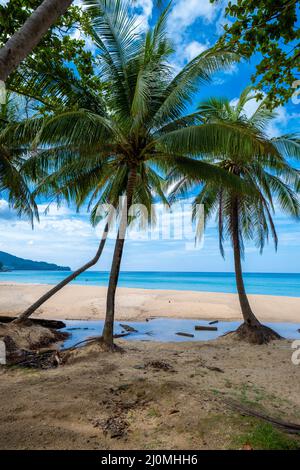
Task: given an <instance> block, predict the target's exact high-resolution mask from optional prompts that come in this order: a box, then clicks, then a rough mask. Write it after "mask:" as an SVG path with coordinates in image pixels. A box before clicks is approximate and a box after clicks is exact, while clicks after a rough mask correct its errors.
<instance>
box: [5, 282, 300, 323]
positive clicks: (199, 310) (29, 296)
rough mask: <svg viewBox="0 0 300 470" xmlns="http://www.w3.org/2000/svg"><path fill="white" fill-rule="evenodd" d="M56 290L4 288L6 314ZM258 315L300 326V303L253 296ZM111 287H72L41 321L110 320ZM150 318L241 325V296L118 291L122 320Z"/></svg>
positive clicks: (23, 286) (56, 298)
mask: <svg viewBox="0 0 300 470" xmlns="http://www.w3.org/2000/svg"><path fill="white" fill-rule="evenodd" d="M49 288H51V286H47V285H31V284H4V283H2V284H0V315H1V314H2V315H18V314H19V313H21V312H22V311H23V310H24V309H25V308H27V307H28V306H29V305H31V303H33V302H34V301H35V300H37V299H38V298H39V297H40V296H41V295H42V294H43V293H45V292H46V291H47V290H48V289H49ZM249 299H250V302H251V305H252V307H253V310H254V311H255V313H256V314H257V316H258V318H259V319H260V320H261V321H264V322H294V323H297V322H299V321H300V298H297V297H279V296H278V297H277V296H269V295H249ZM105 300H106V288H105V287H96V286H79V285H70V286H67V287H65V288H64V289H63V290H62V291H61V292H59V293H58V294H56V295H55V296H54V297H52V299H50V300H49V301H48V302H46V303H45V304H44V305H43V306H42V307H41V308H40V309H39V310H38V311H37V312H36V313H35V315H34V316H35V317H42V318H49V319H51V318H55V319H65V320H71V319H74V320H97V319H103V318H104V315H105ZM148 317H170V318H191V319H194V318H195V319H204V320H205V319H207V320H230V321H231V320H240V319H241V313H240V308H239V302H238V297H237V295H235V294H223V293H210V292H192V291H171V290H147V289H135V288H134V289H132V288H122V287H120V288H118V290H117V299H116V320H118V321H120V320H131V321H139V320H145V319H146V318H148Z"/></svg>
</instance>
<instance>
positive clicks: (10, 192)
mask: <svg viewBox="0 0 300 470" xmlns="http://www.w3.org/2000/svg"><path fill="white" fill-rule="evenodd" d="M19 106H20V103H19V102H18V101H17V98H16V97H13V96H11V95H10V94H9V93H8V94H7V96H6V102H5V103H4V104H1V105H0V194H4V195H6V196H8V201H9V203H10V205H11V206H12V207H13V208H14V209H15V210H16V211H17V213H18V215H22V214H24V215H26V216H27V217H28V218H29V219H30V221H31V223H33V219H34V217H36V218H38V210H37V206H36V204H35V201H34V198H33V196H32V194H31V191H30V188H29V184H28V181H26V178H25V177H24V175H23V174H22V167H23V164H24V162H25V160H26V147H23V146H22V145H17V144H16V143H15V142H14V143H13V142H12V143H11V144H9V143H8V142H7V141H6V139H5V137H4V135H5V133H6V131H7V129H8V128H9V127H10V126H12V125H16V123H17V122H18V120H19V119H20V111H19V109H20V108H19Z"/></svg>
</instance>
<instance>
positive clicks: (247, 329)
mask: <svg viewBox="0 0 300 470" xmlns="http://www.w3.org/2000/svg"><path fill="white" fill-rule="evenodd" d="M235 334H236V335H237V336H238V338H239V339H241V340H243V341H247V342H248V343H250V344H268V343H269V342H270V341H274V340H278V339H282V336H280V335H279V334H278V333H276V331H274V330H272V329H271V328H269V327H268V326H265V325H262V324H258V325H248V324H247V323H243V324H242V325H241V326H240V327H239V328H238V329H237V330H236V331H235Z"/></svg>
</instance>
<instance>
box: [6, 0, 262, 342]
mask: <svg viewBox="0 0 300 470" xmlns="http://www.w3.org/2000/svg"><path fill="white" fill-rule="evenodd" d="M85 4H86V8H87V10H88V12H89V13H90V15H91V17H92V23H93V29H92V31H91V36H92V37H93V39H94V42H95V45H96V50H97V52H98V54H99V73H100V75H101V77H103V79H104V80H105V82H106V83H109V85H110V89H109V93H108V94H107V96H105V98H106V99H103V95H102V94H101V95H100V96H99V103H98V106H97V107H96V108H95V107H94V108H93V109H91V108H90V107H89V106H84V105H83V106H82V107H80V109H77V110H70V111H66V112H62V113H60V114H54V115H53V116H50V117H46V118H41V119H40V121H35V122H31V123H30V122H29V123H25V124H24V125H23V126H19V127H18V128H16V129H15V131H14V133H13V138H17V139H21V140H22V139H24V138H25V137H26V138H27V139H28V138H29V137H30V134H31V137H30V138H34V141H35V144H36V145H39V146H40V148H41V147H43V146H44V147H46V148H47V151H48V152H49V151H50V150H51V152H53V153H54V154H55V153H57V155H58V159H57V161H58V166H62V165H65V159H66V158H67V159H68V155H70V157H69V159H70V165H72V163H71V160H72V158H73V157H72V155H73V154H74V153H75V154H76V152H78V151H79V153H80V152H82V151H84V152H85V153H86V155H87V158H86V159H85V160H84V161H81V160H80V157H78V160H77V161H78V165H79V166H78V170H79V172H80V171H81V170H82V169H83V170H84V166H85V164H86V163H87V162H88V161H89V157H88V156H89V155H90V156H91V157H90V158H91V161H92V160H93V159H94V158H96V159H97V160H98V162H99V164H100V163H101V165H102V172H103V175H104V176H103V178H102V177H101V175H100V174H98V176H97V178H99V179H98V180H97V179H96V180H95V181H94V183H93V184H95V186H94V187H93V188H94V189H92V186H90V190H91V191H94V192H96V193H98V192H99V191H102V189H103V187H104V186H103V185H104V184H105V183H107V182H108V180H106V179H105V174H106V173H105V172H106V168H107V166H108V168H109V170H108V171H110V169H111V168H112V169H113V170H112V171H113V172H116V171H117V169H118V170H120V171H121V172H122V174H123V175H124V178H125V180H124V182H123V186H122V188H123V189H122V192H119V195H121V194H123V195H124V196H126V204H124V205H123V209H122V213H121V216H120V227H119V233H118V236H117V239H116V243H115V249H114V255H113V261H112V269H111V274H110V280H109V286H108V294H107V307H106V319H105V326H104V330H103V340H104V342H105V344H106V345H108V346H109V347H112V346H113V325H114V313H115V293H116V288H117V283H118V277H119V272H120V266H121V260H122V254H123V249H124V242H125V231H126V230H125V229H126V226H127V221H128V218H127V212H128V208H129V207H130V206H131V204H132V201H133V199H134V201H137V202H143V196H142V193H145V192H146V193H148V194H151V190H152V189H153V188H155V184H156V180H157V178H158V177H159V176H163V175H165V174H167V173H169V172H170V170H171V169H174V168H177V169H178V171H181V172H182V174H185V175H187V176H189V177H190V178H191V179H193V180H194V181H197V182H199V181H208V180H211V181H214V182H217V183H218V184H221V183H222V184H227V185H228V184H229V185H230V186H231V187H233V186H234V187H236V189H237V190H238V188H239V179H238V178H235V177H234V176H232V175H228V173H227V172H226V171H224V170H223V169H220V168H217V167H215V166H213V165H211V164H210V163H208V162H205V161H202V160H201V158H200V157H199V155H201V154H208V153H210V152H212V151H218V149H221V148H224V146H225V145H227V146H228V148H232V149H233V148H234V149H237V150H239V149H240V148H241V149H242V148H243V147H244V146H245V145H246V144H247V142H248V144H249V145H250V144H251V145H252V146H253V148H255V152H256V154H257V155H261V154H265V152H266V146H267V145H268V144H267V143H266V141H265V140H264V139H263V138H261V139H256V140H254V139H253V135H252V133H251V132H250V131H249V130H248V129H247V128H245V127H243V128H242V127H237V126H231V125H228V124H227V123H226V125H225V124H222V123H218V124H217V125H215V124H214V123H203V122H202V120H201V116H200V115H199V113H198V112H197V113H192V114H187V109H188V108H189V106H190V105H191V103H192V100H193V96H194V94H195V93H196V92H197V91H198V88H199V85H201V84H204V83H209V81H210V77H211V75H212V74H213V73H214V72H215V71H217V70H220V68H222V67H224V66H226V65H228V64H230V63H232V61H233V59H234V58H235V57H234V56H232V54H230V53H228V52H224V51H222V50H217V49H215V48H212V49H210V50H207V51H205V52H203V53H202V54H200V55H198V56H197V57H196V58H195V59H194V60H192V61H191V62H190V63H189V64H187V65H186V66H185V67H184V68H183V69H182V70H181V71H180V72H179V73H178V74H177V75H174V72H173V67H172V66H171V65H170V63H169V57H170V55H171V54H172V53H173V49H172V48H171V46H170V44H169V41H168V39H167V37H166V32H165V26H166V21H167V15H168V11H169V9H168V8H167V9H166V10H165V11H164V12H163V13H162V15H161V16H160V18H159V20H158V22H157V24H156V26H155V27H154V29H153V30H150V31H148V32H147V33H146V34H142V33H141V32H140V30H139V29H137V21H136V18H135V16H134V15H132V14H129V13H130V12H131V2H130V1H125V0H124V1H122V0H106V1H104V0H90V1H86V2H85ZM24 136H25V137H24ZM228 136H229V137H230V138H229V139H228ZM47 151H45V152H47ZM64 154H66V155H67V156H63V157H62V155H64ZM42 160H43V159H42ZM44 160H45V165H46V166H47V159H44ZM42 166H43V165H42ZM70 168H72V171H73V170H74V167H70ZM70 171H71V170H70ZM144 175H148V176H147V181H146V180H145V179H144ZM92 181H93V180H92ZM73 190H74V191H75V193H76V194H79V197H80V192H81V191H82V188H81V187H80V185H79V186H77V183H76V187H74V189H73ZM104 192H105V190H104ZM84 194H86V193H85V192H84ZM135 194H137V196H136V197H135ZM104 200H105V199H104Z"/></svg>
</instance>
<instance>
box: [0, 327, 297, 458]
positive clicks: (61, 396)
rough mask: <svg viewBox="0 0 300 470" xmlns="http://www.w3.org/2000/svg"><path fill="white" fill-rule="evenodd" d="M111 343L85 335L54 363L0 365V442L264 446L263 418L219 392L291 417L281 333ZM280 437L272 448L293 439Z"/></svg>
mask: <svg viewBox="0 0 300 470" xmlns="http://www.w3.org/2000/svg"><path fill="white" fill-rule="evenodd" d="M118 344H119V345H121V346H122V347H123V348H124V353H123V354H119V353H113V354H111V353H105V352H103V351H101V350H100V348H99V346H98V345H96V344H94V345H90V346H87V347H85V348H82V349H78V350H76V351H74V352H73V353H71V355H70V356H69V360H68V362H67V363H66V364H65V365H64V366H61V367H58V368H57V369H51V370H46V371H42V370H28V369H27V370H24V369H21V368H14V369H12V368H7V369H6V368H0V395H1V397H3V398H2V401H1V407H0V448H1V449H97V450H100V449H106V450H110V449H126V450H127V449H228V448H233V449H239V448H243V445H245V446H247V447H249V445H252V446H253V447H254V448H255V449H257V448H261V447H262V448H269V447H268V446H274V439H273V441H270V440H268V438H266V437H265V434H264V435H263V437H262V432H263V431H262V429H265V428H262V426H263V423H262V422H260V421H259V420H256V419H254V418H250V417H244V416H242V415H241V414H240V413H239V412H236V411H233V410H232V409H231V407H230V406H228V400H229V399H233V400H234V401H235V402H238V403H240V404H242V405H247V406H248V407H251V408H252V409H253V410H257V411H262V412H264V413H266V414H268V415H269V416H273V417H275V418H279V419H282V420H286V421H289V422H294V423H295V422H296V423H297V422H298V423H299V422H300V393H299V373H300V366H298V367H297V366H295V365H293V364H292V362H291V352H292V349H291V344H290V343H289V342H288V341H275V342H274V343H272V344H270V345H268V346H254V345H249V344H247V343H243V342H239V341H237V340H236V339H233V338H231V337H228V336H227V337H224V338H219V339H218V340H215V341H210V342H206V343H205V342H201V343H177V344H175V343H168V344H162V343H152V342H149V343H148V342H136V343H134V344H133V343H130V342H126V341H124V340H123V341H121V340H118ZM162 362H163V364H162ZM268 429H269V428H268ZM264 432H265V433H266V431H264ZM271 432H273V431H271ZM257 434H258V435H259V436H261V437H260V440H258V439H257V438H256V439H255V440H254V442H253V439H254V438H252V437H251V436H252V435H257ZM269 434H270V429H269V431H268V432H267V435H269ZM290 438H292V437H289V436H288V435H285V436H284V443H281V444H280V447H279V448H286V446H287V445H288V448H290V447H289V446H290V445H293V446H295V444H292V443H290V441H288V444H287V443H286V441H287V440H289V439H290ZM275 444H276V448H278V446H279V443H278V442H277V443H275ZM296 445H297V446H298V448H300V438H299V439H298V444H296ZM271 448H273V447H271Z"/></svg>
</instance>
